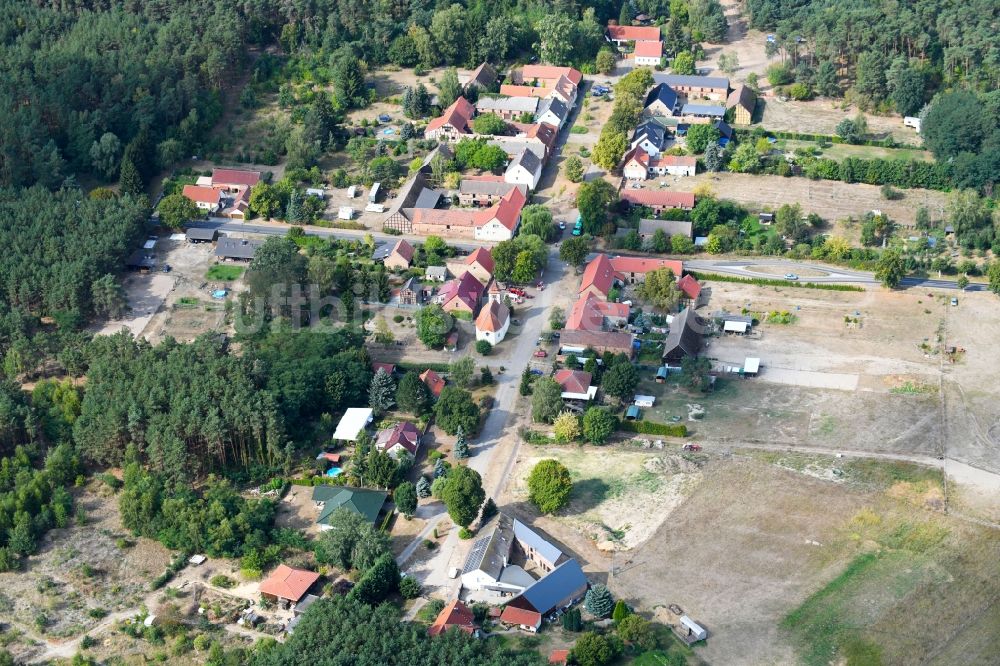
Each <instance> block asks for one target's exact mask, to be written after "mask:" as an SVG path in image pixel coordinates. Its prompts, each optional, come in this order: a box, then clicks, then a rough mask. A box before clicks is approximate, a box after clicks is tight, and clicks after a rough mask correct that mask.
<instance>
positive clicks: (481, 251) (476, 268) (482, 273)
mask: <svg viewBox="0 0 1000 666" xmlns="http://www.w3.org/2000/svg"><path fill="white" fill-rule="evenodd" d="M451 267H452V270H451V272H452V275H456V276H458V275H462V274H463V273H472V275H473V276H474V277H475V278H476V279H477V280H479V281H480V282H481V283H483V284H489V282H490V280H492V279H493V270H494V269H495V267H496V263H495V262H494V261H493V255H492V254H490V251H489V250H487V249H486V248H485V247H477V248H476V249H475V250H473V251H472V252H470V253H469V254H468V255H466V257H465V258H463V259H461V260H460V261H458V262H453V263H452V264H451Z"/></svg>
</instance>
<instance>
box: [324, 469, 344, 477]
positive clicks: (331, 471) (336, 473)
mask: <svg viewBox="0 0 1000 666" xmlns="http://www.w3.org/2000/svg"><path fill="white" fill-rule="evenodd" d="M343 471H344V470H342V469H340V468H339V467H331V468H330V469H328V470H326V475H327V476H340V474H341V473H342V472H343Z"/></svg>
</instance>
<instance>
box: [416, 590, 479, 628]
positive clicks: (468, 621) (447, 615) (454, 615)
mask: <svg viewBox="0 0 1000 666" xmlns="http://www.w3.org/2000/svg"><path fill="white" fill-rule="evenodd" d="M452 627H455V628H457V629H458V630H459V631H462V632H464V633H466V634H469V635H470V636H472V635H475V633H476V622H475V618H474V616H473V614H472V611H471V610H470V609H469V607H468V606H466V605H465V604H463V603H462V602H461V601H460V600H458V599H454V600H452V601H451V603H449V604H448V605H446V606H445V607H444V608H442V609H441V612H440V613H438V616H437V618H435V619H434V622H433V623H431V626H430V627H428V629H427V633H428V634H429V635H431V636H440V635H441V634H443V633H445V632H446V631H448V630H449V629H451V628H452Z"/></svg>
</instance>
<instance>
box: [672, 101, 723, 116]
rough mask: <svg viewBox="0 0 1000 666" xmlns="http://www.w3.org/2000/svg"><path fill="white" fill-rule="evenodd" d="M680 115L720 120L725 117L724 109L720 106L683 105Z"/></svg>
mask: <svg viewBox="0 0 1000 666" xmlns="http://www.w3.org/2000/svg"><path fill="white" fill-rule="evenodd" d="M681 115H682V116H698V117H702V118H721V117H723V116H724V115H726V107H725V106H722V105H721V104H685V105H684V107H683V108H682V109H681Z"/></svg>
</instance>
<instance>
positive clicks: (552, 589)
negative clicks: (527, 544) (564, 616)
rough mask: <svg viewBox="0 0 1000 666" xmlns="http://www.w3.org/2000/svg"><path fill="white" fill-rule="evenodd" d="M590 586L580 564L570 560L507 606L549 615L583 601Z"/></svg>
mask: <svg viewBox="0 0 1000 666" xmlns="http://www.w3.org/2000/svg"><path fill="white" fill-rule="evenodd" d="M588 586H589V583H588V582H587V576H585V575H584V573H583V569H582V568H580V563H579V562H577V561H576V560H574V559H570V560H566V561H565V562H563V563H562V564H560V565H559V566H558V567H556V568H555V569H553V570H552V572H551V573H549V574H548V575H547V576H545V577H544V578H541V579H540V580H538V582H536V583H535V584H534V585H532V586H531V587H529V588H527V589H526V590H524V592H521V593H520V594H519V595H517V596H516V597H514V598H513V599H511V600H510V602H509V603H508V604H507V605H508V606H513V607H514V608H521V609H524V610H529V611H535V612H536V613H541V614H542V615H548V614H549V613H551V612H552V611H554V610H556V609H559V608H565V607H566V606H569V605H570V604H572V603H574V602H576V601H579V600H580V599H582V598H583V596H584V595H585V594H586V593H587V587H588Z"/></svg>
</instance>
